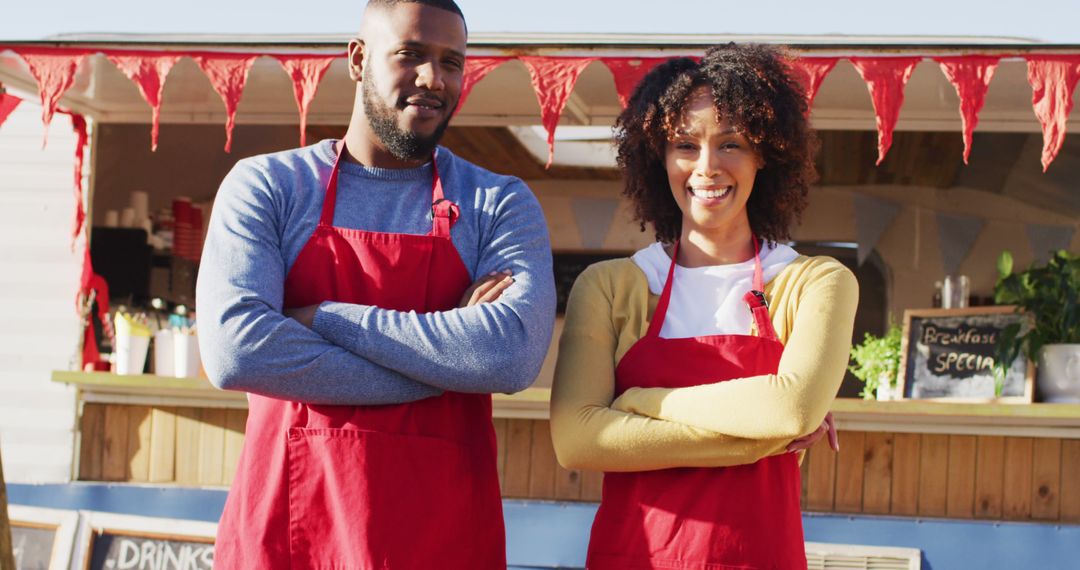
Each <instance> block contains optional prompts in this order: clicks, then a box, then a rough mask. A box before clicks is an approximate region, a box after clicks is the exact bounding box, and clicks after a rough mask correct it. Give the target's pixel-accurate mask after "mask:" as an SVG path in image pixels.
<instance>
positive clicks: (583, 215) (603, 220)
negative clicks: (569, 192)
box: [570, 198, 619, 249]
mask: <svg viewBox="0 0 1080 570" xmlns="http://www.w3.org/2000/svg"><path fill="white" fill-rule="evenodd" d="M570 209H571V210H573V212H574V222H576V223H577V228H578V234H580V235H581V246H582V247H584V248H585V249H600V248H602V247H603V246H604V238H605V237H607V234H608V230H609V229H611V222H612V221H613V220H614V219H615V211H616V210H618V209H619V201H618V200H616V199H614V198H574V199H573V200H571V201H570Z"/></svg>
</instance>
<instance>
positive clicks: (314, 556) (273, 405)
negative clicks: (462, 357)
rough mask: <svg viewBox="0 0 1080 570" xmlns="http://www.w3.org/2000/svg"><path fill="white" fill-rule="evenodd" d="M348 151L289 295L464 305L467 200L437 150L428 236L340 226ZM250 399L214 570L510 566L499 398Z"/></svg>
mask: <svg viewBox="0 0 1080 570" xmlns="http://www.w3.org/2000/svg"><path fill="white" fill-rule="evenodd" d="M343 151H344V143H342V150H341V151H339V154H338V159H337V161H336V162H335V164H334V170H333V172H332V174H331V175H330V180H329V182H328V184H327V188H326V196H325V197H324V199H323V208H322V217H321V219H320V221H319V225H318V226H317V227H316V229H315V231H314V233H313V234H312V236H311V239H310V240H309V241H308V242H307V244H306V245H305V246H304V249H303V250H302V251H301V252H300V255H299V257H298V258H297V259H296V263H295V264H294V265H293V267H292V269H291V270H290V271H289V275H288V277H287V278H286V280H285V298H284V306H285V307H286V308H292V307H304V306H308V305H313V304H317V303H321V302H323V301H340V302H345V303H357V304H364V305H374V306H378V307H382V308H386V309H395V310H400V311H410V310H413V311H417V312H431V311H440V310H446V309H452V308H454V307H456V306H457V303H458V300H459V299H460V298H461V295H462V293H464V291H465V289H466V288H468V286H469V285H470V283H471V281H472V280H471V278H470V276H469V272H468V270H466V268H465V265H464V263H462V261H461V257H460V256H458V253H457V250H456V249H455V248H454V245H453V243H452V242H451V241H450V227H451V226H452V225H453V224H454V222H455V220H456V218H457V213H458V210H457V206H456V205H454V204H452V203H451V202H449V201H448V200H446V199H444V198H443V192H442V183H441V181H440V179H439V174H438V170H437V169H436V165H435V160H434V159H432V161H431V165H432V171H433V183H432V211H433V216H432V217H433V221H432V226H433V227H432V231H431V233H430V234H429V235H410V234H391V233H379V232H369V231H363V230H355V229H348V228H338V227H334V226H333V220H334V205H335V201H336V200H335V199H336V194H337V177H338V170H339V167H338V163H340V162H341V152H343ZM363 380H364V379H363V378H342V379H341V381H342V382H362V381H363ZM248 401H249V412H248V420H247V432H246V435H245V441H244V449H243V451H242V452H241V456H240V465H239V468H238V469H237V473H236V478H235V480H234V482H233V485H232V489H231V490H230V492H229V497H228V500H227V501H226V504H225V511H224V513H223V514H222V517H221V523H220V525H219V530H218V539H217V548H216V552H215V566H216V567H218V568H223V569H228V570H233V569H247V568H250V569H253V570H254V569H258V570H266V569H277V568H291V569H294V570H301V569H309V568H325V569H333V570H345V569H365V570H366V569H409V570H411V569H419V568H445V569H461V570H466V569H467V570H475V569H481V570H487V569H496V568H499V569H503V568H505V567H506V547H505V540H506V537H505V531H504V529H503V519H502V500H501V497H500V494H499V480H498V474H497V470H496V464H495V456H496V454H495V449H496V447H495V432H494V429H493V428H492V423H491V396H490V395H487V394H460V393H452V392H446V393H445V394H443V395H442V396H439V397H436V398H428V399H426V400H421V401H418V402H414V403H410V404H400V405H388V406H328V405H306V404H300V403H297V402H289V401H284V400H277V399H273V398H266V397H262V396H256V395H250V396H249V399H248Z"/></svg>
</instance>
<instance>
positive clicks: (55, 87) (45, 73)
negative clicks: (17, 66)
mask: <svg viewBox="0 0 1080 570" xmlns="http://www.w3.org/2000/svg"><path fill="white" fill-rule="evenodd" d="M14 51H15V53H17V54H19V55H20V56H21V57H22V58H23V61H25V62H26V64H27V65H28V66H30V74H31V75H33V76H34V79H35V80H37V83H38V91H39V92H40V93H41V122H42V123H44V124H45V139H44V140H43V141H42V146H45V144H46V143H47V142H48V139H49V124H50V123H52V117H53V113H55V112H56V105H57V104H58V103H59V101H60V97H62V96H63V95H64V92H65V91H67V90H68V89H69V88H70V87H71V85H72V84H73V83H74V82H75V70H76V69H78V67H79V64H81V63H82V61H83V59H85V58H86V52H85V51H80V50H68V49H48V48H14Z"/></svg>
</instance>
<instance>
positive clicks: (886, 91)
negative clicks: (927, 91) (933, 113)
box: [851, 57, 922, 164]
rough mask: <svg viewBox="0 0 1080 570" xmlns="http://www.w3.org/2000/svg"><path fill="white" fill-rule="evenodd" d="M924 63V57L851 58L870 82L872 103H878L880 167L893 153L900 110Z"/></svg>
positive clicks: (868, 84) (864, 79)
mask: <svg viewBox="0 0 1080 570" xmlns="http://www.w3.org/2000/svg"><path fill="white" fill-rule="evenodd" d="M920 61H922V58H920V57H853V58H851V63H852V64H853V65H854V66H855V69H856V70H858V71H859V75H861V76H862V78H863V81H865V82H866V87H867V89H869V90H870V99H871V101H873V103H874V114H875V115H876V117H877V128H878V159H877V163H876V164H881V161H883V160H885V153H887V152H889V147H890V146H892V134H893V129H894V128H896V121H897V119H899V118H900V107H901V105H903V104H904V85H906V84H907V81H908V79H909V78H910V77H911V72H912V71H913V70H914V69H915V65H917V64H918V63H919V62H920Z"/></svg>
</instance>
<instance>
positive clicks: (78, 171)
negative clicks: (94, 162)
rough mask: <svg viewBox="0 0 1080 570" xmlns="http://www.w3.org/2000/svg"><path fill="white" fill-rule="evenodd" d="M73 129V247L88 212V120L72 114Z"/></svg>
mask: <svg viewBox="0 0 1080 570" xmlns="http://www.w3.org/2000/svg"><path fill="white" fill-rule="evenodd" d="M71 128H72V129H74V131H75V223H74V224H73V226H74V227H73V228H72V231H71V239H72V245H74V240H76V239H78V237H79V233H81V232H82V229H83V223H84V222H85V221H86V210H85V209H84V208H83V185H82V171H83V161H84V160H85V157H86V142H87V140H88V137H87V134H86V118H85V117H83V116H82V115H79V114H78V113H72V114H71Z"/></svg>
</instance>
